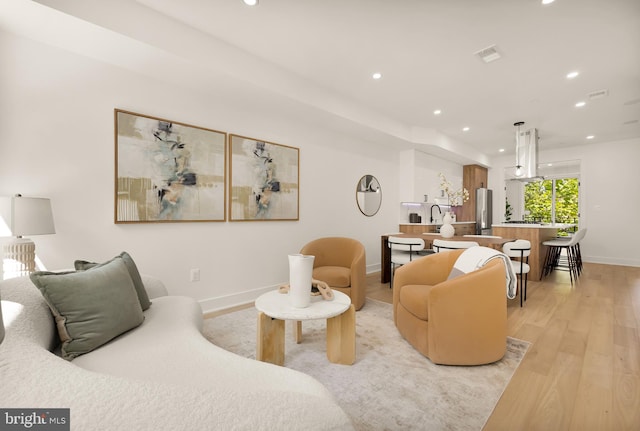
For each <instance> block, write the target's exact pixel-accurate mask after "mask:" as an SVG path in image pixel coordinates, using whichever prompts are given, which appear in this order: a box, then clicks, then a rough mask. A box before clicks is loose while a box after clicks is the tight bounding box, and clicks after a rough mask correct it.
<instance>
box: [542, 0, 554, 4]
mask: <svg viewBox="0 0 640 431" xmlns="http://www.w3.org/2000/svg"><path fill="white" fill-rule="evenodd" d="M554 1H555V0H542V4H551V3H553V2H554Z"/></svg>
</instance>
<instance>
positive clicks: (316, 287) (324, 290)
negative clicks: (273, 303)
mask: <svg viewBox="0 0 640 431" xmlns="http://www.w3.org/2000/svg"><path fill="white" fill-rule="evenodd" d="M289 289H290V285H288V284H283V285H281V286H280V287H279V288H278V292H280V293H289ZM311 296H322V299H324V300H326V301H331V300H332V299H333V298H334V295H333V291H332V290H331V287H329V285H328V284H327V283H325V282H324V281H320V280H314V279H311Z"/></svg>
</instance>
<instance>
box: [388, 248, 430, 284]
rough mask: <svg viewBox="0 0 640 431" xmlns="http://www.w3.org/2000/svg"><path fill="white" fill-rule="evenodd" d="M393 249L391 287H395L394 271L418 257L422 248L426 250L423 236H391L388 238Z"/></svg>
mask: <svg viewBox="0 0 640 431" xmlns="http://www.w3.org/2000/svg"><path fill="white" fill-rule="evenodd" d="M388 242H389V248H390V249H391V282H390V283H389V287H390V288H393V273H394V272H395V270H396V265H397V266H402V265H405V264H407V263H409V262H411V261H412V260H413V258H414V257H418V254H419V252H420V251H421V250H424V240H423V239H422V238H403V237H399V236H390V237H389V238H388Z"/></svg>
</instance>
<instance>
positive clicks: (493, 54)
mask: <svg viewBox="0 0 640 431" xmlns="http://www.w3.org/2000/svg"><path fill="white" fill-rule="evenodd" d="M475 55H477V56H478V57H480V59H481V60H482V61H483V62H485V63H491V62H492V61H496V60H497V59H499V58H500V53H499V52H498V50H497V49H496V46H495V45H491V46H488V47H486V48H484V49H481V50H480V51H478V52H476V53H475Z"/></svg>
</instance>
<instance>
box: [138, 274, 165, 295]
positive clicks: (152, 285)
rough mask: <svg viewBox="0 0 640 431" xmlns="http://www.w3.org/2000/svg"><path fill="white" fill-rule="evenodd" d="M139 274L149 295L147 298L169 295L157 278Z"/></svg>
mask: <svg viewBox="0 0 640 431" xmlns="http://www.w3.org/2000/svg"><path fill="white" fill-rule="evenodd" d="M140 276H141V277H142V283H143V284H144V288H145V290H146V291H147V295H149V299H153V298H159V297H161V296H168V295H169V292H168V291H167V288H166V287H165V285H164V283H163V282H162V281H160V279H159V278H156V277H152V276H150V275H146V274H140Z"/></svg>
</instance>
